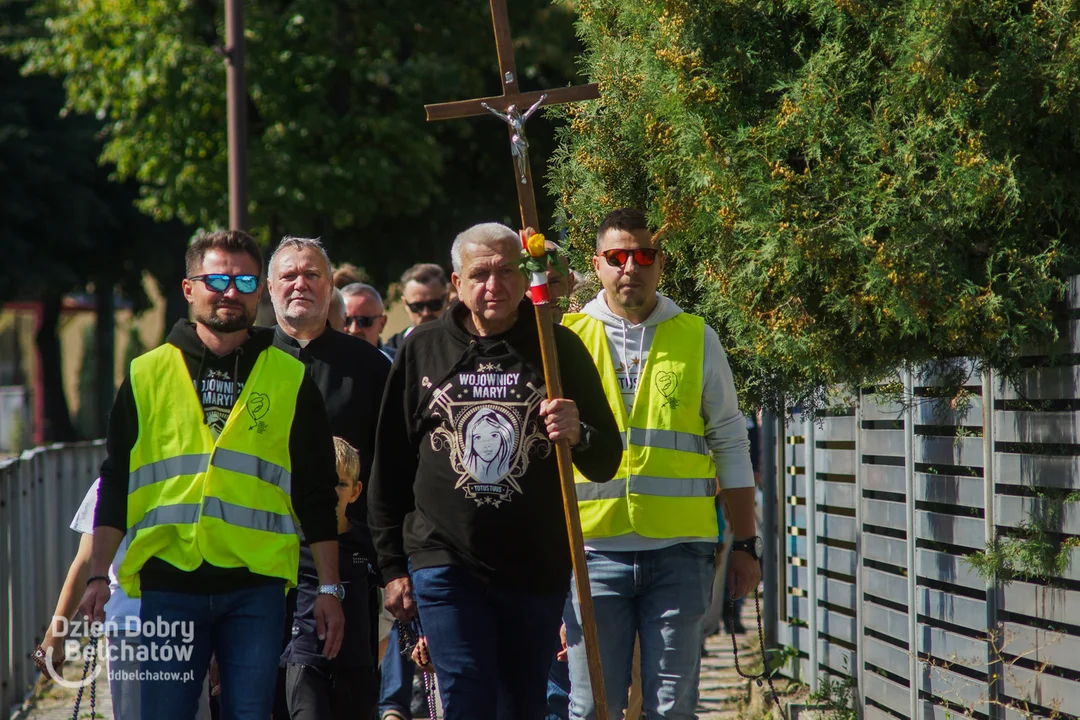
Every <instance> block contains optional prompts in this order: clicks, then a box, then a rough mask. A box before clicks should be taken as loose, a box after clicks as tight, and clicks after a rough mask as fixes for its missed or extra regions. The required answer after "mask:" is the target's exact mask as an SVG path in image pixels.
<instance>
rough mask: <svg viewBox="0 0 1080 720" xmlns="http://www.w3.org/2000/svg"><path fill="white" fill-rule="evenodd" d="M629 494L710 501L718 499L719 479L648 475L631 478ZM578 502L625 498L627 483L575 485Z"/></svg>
mask: <svg viewBox="0 0 1080 720" xmlns="http://www.w3.org/2000/svg"><path fill="white" fill-rule="evenodd" d="M629 487H630V492H632V493H635V494H637V495H654V496H656V497H707V498H712V497H713V496H715V495H716V478H680V479H679V481H678V482H672V481H671V478H666V477H649V476H647V475H631V476H630V485H629ZM574 488H575V489H576V490H577V499H578V501H581V500H610V499H614V498H623V497H625V496H626V490H627V481H626V480H609V481H608V482H605V483H594V482H583V483H576V484H575V485H574Z"/></svg>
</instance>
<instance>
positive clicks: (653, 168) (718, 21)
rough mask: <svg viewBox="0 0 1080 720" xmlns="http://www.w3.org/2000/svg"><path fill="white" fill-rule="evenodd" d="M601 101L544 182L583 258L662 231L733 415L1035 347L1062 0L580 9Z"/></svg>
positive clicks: (1076, 41) (1069, 79) (1055, 171)
mask: <svg viewBox="0 0 1080 720" xmlns="http://www.w3.org/2000/svg"><path fill="white" fill-rule="evenodd" d="M579 5H580V21H579V24H578V29H579V34H580V36H581V38H582V39H583V41H584V43H585V45H586V49H587V51H586V56H585V62H586V66H587V71H588V73H589V75H590V76H591V77H592V79H593V80H595V81H598V82H599V83H600V87H601V94H602V97H601V99H600V100H599V101H596V102H593V103H585V104H582V105H580V106H576V107H574V108H571V109H570V110H568V114H569V120H570V123H569V125H568V126H567V127H566V130H565V131H564V132H563V133H562V135H561V137H560V147H559V151H558V156H557V158H556V162H555V164H554V167H553V169H552V170H551V174H550V183H551V187H552V189H553V190H554V191H555V192H556V193H557V194H558V196H559V206H560V209H561V210H562V211H563V212H564V213H565V216H566V217H567V226H568V229H569V231H570V234H571V237H572V238H573V241H574V243H575V244H576V245H577V247H578V248H585V247H586V246H588V245H590V244H591V242H592V238H593V236H592V232H593V230H594V228H595V227H596V225H597V224H598V221H599V219H600V218H602V217H603V215H604V214H605V213H606V212H607V211H608V210H610V209H611V208H613V207H617V206H620V205H638V206H642V207H645V208H647V210H648V212H649V214H650V217H651V219H652V220H653V221H655V223H656V224H657V226H663V227H664V232H663V241H664V243H665V247H666V249H667V251H668V265H667V271H666V278H665V281H664V283H665V284H664V289H665V290H666V291H667V292H669V293H670V294H671V295H672V296H674V298H675V299H676V300H678V301H679V302H681V303H683V304H684V306H686V307H687V308H688V309H690V310H693V311H696V312H699V313H701V314H703V315H705V316H706V318H707V319H708V320H709V321H710V322H711V323H713V324H714V325H715V326H716V327H717V329H718V330H719V331H720V332H721V336H722V338H723V339H724V341H725V345H726V347H727V349H728V351H729V354H730V357H731V360H732V363H733V365H734V366H735V369H736V374H737V376H738V377H739V378H740V383H741V387H740V390H741V392H742V393H743V399H744V401H745V402H747V403H748V404H749V405H756V404H758V403H762V402H764V403H765V404H768V405H774V406H775V405H778V404H780V403H782V402H783V398H784V397H785V396H786V399H787V402H788V403H789V404H790V403H793V402H795V403H800V402H801V403H805V404H808V405H811V406H812V405H814V404H815V403H817V402H820V398H821V395H820V391H819V390H818V389H819V388H825V387H829V386H832V385H833V384H834V383H837V382H850V383H856V384H861V383H872V382H875V381H877V380H879V379H881V378H882V377H885V376H887V375H889V374H890V373H891V372H893V371H894V370H895V369H896V368H897V367H899V366H901V365H902V364H905V363H916V362H922V361H926V360H929V359H932V358H938V357H955V356H967V357H972V358H976V359H978V360H981V361H983V362H986V363H987V364H989V365H991V366H993V367H998V368H1003V369H1007V368H1009V367H1011V366H1012V365H1013V364H1014V359H1015V358H1016V356H1017V353H1018V348H1019V346H1020V344H1021V343H1025V342H1028V341H1032V340H1046V339H1047V338H1051V337H1053V334H1054V327H1053V324H1054V307H1055V301H1056V300H1057V299H1060V297H1061V295H1062V293H1063V290H1064V284H1063V282H1062V280H1061V278H1062V277H1063V276H1064V275H1065V274H1066V273H1068V272H1070V271H1072V270H1073V269H1074V268H1075V265H1074V258H1075V254H1074V253H1073V252H1072V248H1073V247H1074V246H1075V244H1076V232H1077V223H1078V220H1080V175H1078V174H1077V173H1076V172H1075V168H1076V167H1078V166H1080V147H1078V140H1077V132H1078V128H1080V92H1078V88H1080V8H1077V4H1076V3H1075V2H1071V1H1068V0H1036V1H1035V2H1008V1H1006V0H981V1H978V2H976V1H974V0H949V1H942V0H879V1H876V2H875V1H872V0H581V2H580V4H579Z"/></svg>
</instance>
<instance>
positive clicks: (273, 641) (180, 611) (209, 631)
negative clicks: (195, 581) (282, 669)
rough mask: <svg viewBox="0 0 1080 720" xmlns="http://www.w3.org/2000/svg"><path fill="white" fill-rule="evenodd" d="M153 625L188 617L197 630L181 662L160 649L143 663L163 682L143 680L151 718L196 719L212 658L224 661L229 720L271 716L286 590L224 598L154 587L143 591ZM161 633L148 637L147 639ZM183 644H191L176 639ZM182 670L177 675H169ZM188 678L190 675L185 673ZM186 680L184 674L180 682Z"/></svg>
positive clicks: (276, 586)
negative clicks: (155, 588) (155, 656)
mask: <svg viewBox="0 0 1080 720" xmlns="http://www.w3.org/2000/svg"><path fill="white" fill-rule="evenodd" d="M140 614H141V618H142V621H143V625H144V627H145V625H146V623H147V622H148V621H149V622H155V623H157V622H158V620H159V619H160V620H161V621H163V622H165V623H174V622H177V621H179V622H182V623H184V626H181V627H186V628H187V629H188V632H191V629H193V630H194V632H193V634H192V638H193V639H192V642H191V643H190V647H191V651H190V654H188V655H187V657H185V658H183V659H177V658H176V656H175V653H173V654H172V655H171V657H169V658H168V659H162V657H161V655H160V654H159V655H158V657H157V658H156V659H155V658H154V657H153V656H151V658H150V659H149V660H147V661H145V662H143V663H142V668H143V670H145V671H147V672H148V673H160V675H158V678H159V679H157V680H150V679H144V680H143V682H142V692H141V698H140V699H141V701H142V718H143V720H191V718H193V717H195V713H196V711H197V709H198V703H199V694H200V693H201V692H202V687H203V679H204V678H205V677H206V672H207V670H208V668H209V667H210V656H211V655H214V656H215V657H216V658H217V665H218V674H219V679H220V681H221V689H222V692H221V695H220V696H219V701H220V705H221V720H267V718H269V717H270V713H271V711H272V710H273V706H274V686H275V683H276V682H277V668H278V658H279V657H280V656H281V628H282V625H283V623H284V622H285V592H284V588H283V586H282V584H281V583H269V584H266V585H259V586H257V587H253V588H246V589H243V590H235V591H233V592H228V593H222V594H219V595H196V594H193V593H176V592H160V591H154V590H148V591H145V592H144V593H143V596H142V610H141V613H140ZM153 641H157V642H158V644H159V645H160V643H161V639H160V638H147V637H145V636H144V637H143V644H144V645H146V644H147V643H148V642H153ZM169 644H170V645H171V646H172V647H173V648H174V651H175V649H177V648H180V649H183V648H184V646H185V645H187V643H185V642H183V641H182V640H179V639H171V640H170V641H169ZM172 673H176V675H173V676H172V677H169V674H172ZM185 675H186V677H185ZM177 678H179V679H177Z"/></svg>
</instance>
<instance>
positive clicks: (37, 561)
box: [0, 440, 105, 717]
mask: <svg viewBox="0 0 1080 720" xmlns="http://www.w3.org/2000/svg"><path fill="white" fill-rule="evenodd" d="M104 456H105V442H104V441H103V440H98V441H95V442H90V443H74V444H70V445H53V446H51V447H44V448H36V449H34V450H27V451H26V452H24V453H22V455H21V456H19V457H18V458H15V459H13V460H8V461H4V462H0V713H3V717H7V712H8V710H9V709H11V708H12V706H14V705H16V704H17V703H20V702H21V701H22V700H23V698H24V697H25V695H26V693H27V691H29V690H30V687H31V684H32V683H33V681H34V680H35V679H36V677H37V668H35V667H34V662H33V660H32V659H31V654H32V653H33V651H34V648H35V647H36V646H37V644H38V642H40V640H41V638H42V637H43V636H44V634H45V630H46V628H47V627H48V624H49V622H50V620H51V618H52V611H53V608H54V606H55V604H56V599H57V597H58V596H59V594H60V587H61V585H62V584H63V582H64V578H65V576H66V574H67V568H68V566H69V565H70V564H71V561H72V560H73V559H74V557H75V553H76V550H77V549H78V545H79V536H78V534H77V533H75V532H72V531H71V530H70V529H68V528H69V525H70V523H71V519H72V517H73V516H74V515H75V511H76V510H78V509H79V504H80V503H81V502H82V499H83V496H85V495H86V491H87V490H88V489H89V488H90V485H91V484H92V483H93V482H94V478H96V477H97V474H98V467H99V466H100V465H101V461H102V459H103V458H104Z"/></svg>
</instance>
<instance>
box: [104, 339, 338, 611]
mask: <svg viewBox="0 0 1080 720" xmlns="http://www.w3.org/2000/svg"><path fill="white" fill-rule="evenodd" d="M248 332H249V334H248V339H247V340H245V341H244V344H243V345H241V346H240V347H238V348H237V349H236V350H234V351H233V352H231V353H229V354H228V355H223V356H220V357H219V356H217V355H215V354H214V353H212V352H210V350H208V349H207V347H206V345H204V344H203V342H202V340H200V339H199V336H198V334H197V333H196V332H195V324H194V323H191V322H188V321H186V320H180V321H178V322H177V323H176V325H174V326H173V328H172V330H171V331H170V332H169V337H168V340H167V342H168V343H169V344H171V345H175V346H176V347H177V348H179V349H180V350H181V352H182V353H183V355H184V362H185V363H186V364H187V369H188V372H189V373H190V374H191V377H192V379H193V382H194V384H195V387H196V389H197V391H198V394H199V397H200V399H201V400H202V405H203V413H204V416H203V418H201V420H202V421H203V422H205V423H206V424H207V425H209V426H210V430H211V432H212V433H213V435H214V437H215V438H216V437H217V436H218V434H219V433H220V432H221V430H222V428H224V426H225V421H226V420H227V419H228V417H229V413H230V412H231V411H232V406H233V403H235V402H236V399H237V398H238V397H239V396H240V392H241V391H242V390H243V388H244V383H245V382H246V381H247V378H248V376H249V375H250V374H251V369H252V368H253V367H254V366H255V361H256V359H258V357H259V354H260V353H261V352H262V351H263V350H265V349H266V348H268V347H270V345H271V344H272V343H273V340H274V332H273V330H270V329H266V328H252V329H251V330H249V331H248ZM194 420H196V419H195V418H193V421H194ZM138 435H139V417H138V411H137V409H136V406H135V396H134V394H133V393H132V391H131V380H130V378H125V380H124V382H123V384H122V385H121V386H120V390H119V391H118V392H117V394H116V401H115V402H114V404H113V409H112V414H111V415H110V416H109V435H108V438H107V439H106V442H105V447H106V451H107V453H108V455H107V456H106V458H105V460H104V461H103V462H102V463H101V485H100V488H99V490H98V505H97V514H96V515H95V518H94V527H99V526H106V527H114V528H117V529H118V530H125V531H126V530H127V495H128V473H129V470H130V460H131V448H132V447H134V445H135V440H136V438H138ZM289 453H290V456H291V461H292V503H293V511H294V512H295V513H296V517H297V519H298V520H299V521H300V526H301V528H302V529H303V532H304V537H305V539H306V542H308V543H313V542H320V541H323V540H336V539H337V516H336V515H335V511H334V508H335V506H336V505H337V493H336V492H335V490H334V488H335V487H336V486H337V470H336V465H335V460H334V440H333V436H332V435H331V434H330V423H329V421H328V420H327V418H326V408H325V406H324V405H323V400H322V396H321V395H320V394H319V389H318V387H317V386H316V385H315V383H314V382H313V381H312V380H311V378H310V377H309V376H308V374H307V373H305V374H304V379H303V382H302V383H301V384H300V391H299V393H298V394H297V397H296V414H295V416H294V419H293V424H292V431H291V435H290V436H289ZM273 582H280V583H283V582H284V581H283V580H281V579H280V578H271V577H267V576H264V575H257V574H255V573H252V572H250V571H249V570H247V569H246V568H219V567H216V566H214V565H210V564H209V563H206V562H204V563H203V564H202V565H200V566H199V567H198V568H197V569H196V570H194V571H193V572H184V571H182V570H179V569H178V568H176V567H174V566H173V565H170V564H169V563H167V562H165V561H164V560H160V559H158V558H151V559H150V560H148V561H147V563H146V565H144V566H143V569H142V571H141V573H140V584H141V586H142V589H143V590H163V591H170V592H186V593H203V594H209V593H220V592H229V591H231V590H238V589H241V588H245V587H252V586H254V585H260V584H263V583H273Z"/></svg>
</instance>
